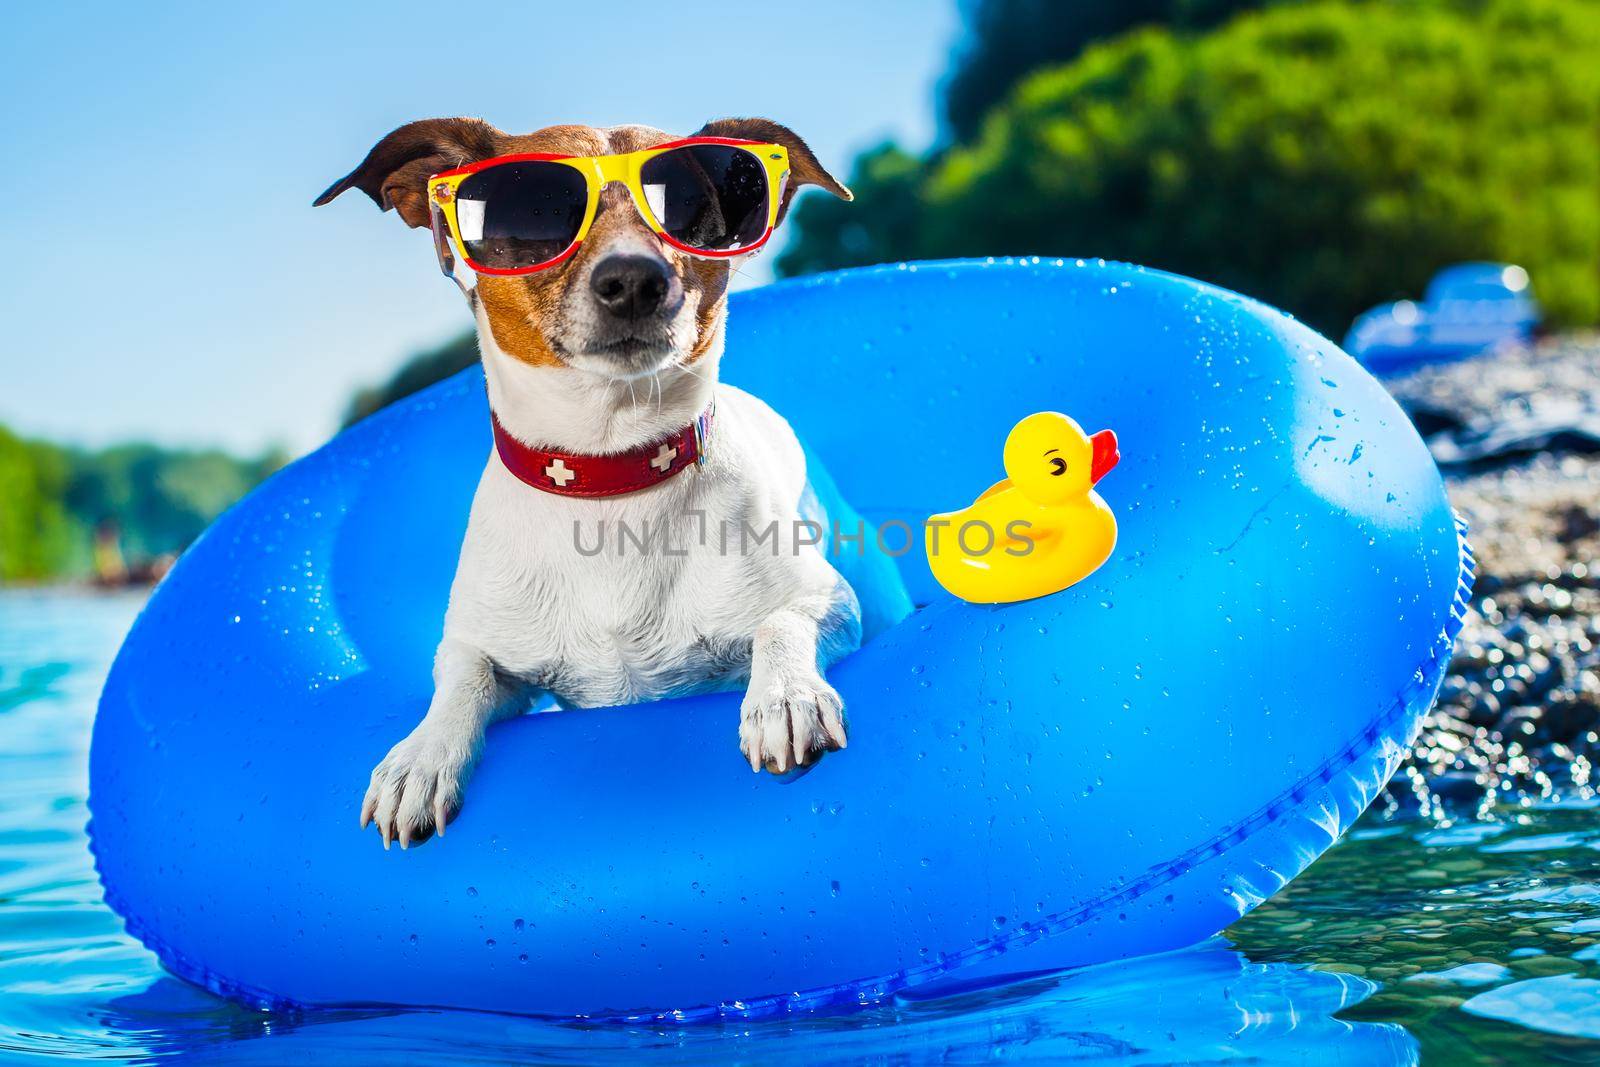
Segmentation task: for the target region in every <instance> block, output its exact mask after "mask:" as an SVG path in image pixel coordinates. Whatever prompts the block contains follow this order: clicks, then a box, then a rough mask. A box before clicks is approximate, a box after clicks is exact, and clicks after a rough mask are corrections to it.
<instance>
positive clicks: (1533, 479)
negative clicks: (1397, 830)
mask: <svg viewBox="0 0 1600 1067" xmlns="http://www.w3.org/2000/svg"><path fill="white" fill-rule="evenodd" d="M1386 384H1387V385H1388V386H1389V388H1390V391H1391V392H1392V393H1393V394H1394V396H1395V398H1396V399H1397V400H1399V401H1400V403H1401V405H1402V406H1403V407H1404V408H1405V409H1406V411H1407V413H1408V414H1410V415H1411V417H1412V419H1413V421H1414V422H1415V423H1416V424H1417V427H1418V429H1419V430H1421V431H1422V432H1423V435H1424V437H1425V438H1427V440H1428V444H1429V448H1430V449H1431V450H1432V451H1433V453H1434V456H1435V458H1437V459H1438V460H1439V461H1440V465H1441V467H1442V469H1443V470H1444V472H1445V478H1446V482H1447V484H1448V486H1449V491H1450V497H1451V500H1452V502H1453V503H1454V505H1455V507H1456V509H1457V510H1458V511H1459V512H1460V513H1461V514H1462V515H1463V516H1464V517H1465V518H1466V519H1467V521H1468V522H1469V523H1470V524H1471V532H1470V534H1469V537H1470V539H1471V541H1472V545H1473V549H1474V551H1475V552H1476V555H1477V558H1478V581H1477V586H1476V589H1475V590H1474V597H1473V610H1472V612H1471V614H1470V615H1469V616H1468V618H1467V621H1466V626H1465V628H1464V629H1463V631H1462V633H1461V637H1460V639H1459V640H1458V642H1457V645H1456V655H1455V659H1454V661H1453V662H1452V663H1451V666H1450V671H1449V675H1448V677H1447V678H1446V680H1445V683H1444V689H1443V692H1442V693H1441V695H1440V699H1439V704H1438V706H1437V707H1436V708H1435V710H1434V712H1433V714H1432V715H1430V717H1429V719H1428V721H1427V724H1426V726H1425V728H1424V730H1423V733H1422V737H1421V738H1420V740H1419V741H1418V743H1417V746H1416V748H1415V749H1414V750H1413V751H1412V753H1411V756H1410V758H1409V759H1408V760H1407V761H1406V764H1405V766H1404V767H1403V768H1402V770H1401V773H1400V774H1399V775H1397V776H1396V777H1395V779H1394V781H1393V782H1392V783H1391V784H1390V786H1389V791H1388V801H1389V803H1390V804H1391V805H1395V806H1398V807H1401V808H1412V809H1414V808H1416V807H1419V806H1420V807H1422V808H1423V809H1424V810H1426V811H1428V812H1430V813H1433V814H1469V813H1476V814H1487V813H1488V811H1489V810H1490V809H1492V808H1495V807H1497V806H1504V805H1508V804H1511V805H1515V804H1523V803H1529V802H1534V801H1537V800H1539V799H1547V798H1551V797H1554V796H1560V797H1563V798H1578V799H1585V800H1587V799H1593V798H1594V797H1595V795H1596V786H1597V784H1600V783H1597V782H1596V781H1595V780H1594V771H1593V764H1594V762H1595V761H1596V760H1597V759H1600V336H1595V335H1580V336H1566V337H1560V338H1553V339H1549V340H1546V341H1543V342H1540V343H1539V344H1537V345H1534V346H1531V347H1527V348H1516V349H1510V350H1503V351H1500V352H1497V353H1494V354H1491V355H1488V356H1482V357H1478V358H1476V359H1472V360H1468V361H1464V362H1460V363H1454V364H1448V365H1444V366H1438V367H1431V368H1426V369H1423V370H1420V371H1416V372H1413V373H1411V374H1409V375H1406V376H1404V377H1400V378H1395V379H1391V380H1389V381H1388V382H1387V383H1386Z"/></svg>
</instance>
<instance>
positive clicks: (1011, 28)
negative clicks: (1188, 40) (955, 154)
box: [852, 0, 1267, 188]
mask: <svg viewBox="0 0 1600 1067" xmlns="http://www.w3.org/2000/svg"><path fill="white" fill-rule="evenodd" d="M1266 2H1267V0H1072V2H1070V3H1062V2H1061V0H981V2H979V3H970V4H966V5H964V8H963V14H964V18H963V21H964V22H965V24H966V35H965V42H964V43H963V45H962V46H961V49H960V51H959V52H958V53H957V56H956V61H955V64H954V67H953V69H952V70H951V72H950V73H949V75H947V76H946V79H945V84H944V113H945V124H946V127H947V128H948V131H949V133H950V134H951V138H952V139H953V140H955V141H958V142H965V141H970V140H972V139H973V138H975V137H976V136H977V135H978V132H979V130H980V129H981V127H982V125H983V119H984V116H985V115H987V114H988V113H989V111H990V110H991V109H992V108H994V107H995V106H996V105H997V104H999V103H1000V102H1001V101H1002V100H1004V99H1005V98H1006V97H1007V96H1009V95H1010V94H1011V90H1012V89H1014V88H1016V85H1017V83H1018V82H1020V81H1021V80H1022V79H1023V78H1025V77H1027V75H1028V74H1029V73H1030V72H1031V71H1035V70H1038V69H1039V68H1040V67H1047V66H1054V65H1056V64H1060V63H1065V62H1067V61H1068V60H1071V59H1076V58H1077V57H1078V55H1079V53H1081V52H1082V51H1083V50H1084V49H1085V48H1087V47H1088V46H1089V45H1091V44H1094V43H1095V42H1096V41H1102V40H1105V39H1107V38H1110V37H1115V36H1117V35H1119V34H1122V33H1126V32H1127V31H1128V30H1132V29H1136V28H1138V27H1141V26H1171V27H1173V28H1175V29H1181V30H1202V29H1206V28H1208V27H1211V26H1215V25H1217V24H1219V23H1221V22H1224V21H1226V20H1227V19H1228V18H1229V17H1230V16H1232V15H1234V14H1236V13H1238V12H1240V11H1245V10H1249V9H1251V8H1257V7H1261V6H1263V4H1264V3H1266ZM852 188H853V187H852Z"/></svg>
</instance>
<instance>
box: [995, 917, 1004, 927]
mask: <svg viewBox="0 0 1600 1067" xmlns="http://www.w3.org/2000/svg"><path fill="white" fill-rule="evenodd" d="M1005 925H1006V917H1005V916H1004V915H996V916H995V917H994V928H995V929H996V930H1000V929H1003V928H1004V927H1005Z"/></svg>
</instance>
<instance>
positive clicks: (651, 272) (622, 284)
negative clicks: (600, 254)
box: [589, 255, 672, 319]
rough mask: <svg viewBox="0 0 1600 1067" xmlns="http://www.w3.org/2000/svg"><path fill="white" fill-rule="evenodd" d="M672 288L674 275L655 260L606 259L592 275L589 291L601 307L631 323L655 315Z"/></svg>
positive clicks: (643, 258) (627, 256) (630, 256)
mask: <svg viewBox="0 0 1600 1067" xmlns="http://www.w3.org/2000/svg"><path fill="white" fill-rule="evenodd" d="M671 287H672V274H671V272H670V271H669V270H668V269H667V265H666V263H665V262H663V261H662V260H660V259H657V258H656V257H654V256H638V255H614V256H607V257H606V258H605V259H602V260H601V261H600V262H599V263H597V264H595V268H594V271H593V273H591V274H590V275H589V289H590V290H591V291H592V292H593V293H594V298H595V300H597V301H599V303H600V306H601V307H603V308H605V309H606V310H607V311H609V312H611V313H612V314H613V315H617V316H621V317H623V318H629V319H639V318H643V317H644V316H646V315H649V314H652V313H654V312H655V311H656V310H657V309H659V308H660V307H661V305H662V304H663V303H665V302H666V299H667V291H668V290H669V289H670V288H671Z"/></svg>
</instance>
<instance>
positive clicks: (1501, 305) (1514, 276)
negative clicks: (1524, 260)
mask: <svg viewBox="0 0 1600 1067" xmlns="http://www.w3.org/2000/svg"><path fill="white" fill-rule="evenodd" d="M1540 318H1541V313H1540V310H1539V304H1538V302H1537V301H1535V300H1534V298H1533V291H1532V290H1531V289H1530V287H1529V285H1528V272H1527V271H1525V270H1523V269H1522V268H1521V267H1518V266H1515V265H1513V264H1509V263H1458V264H1456V265H1455V266H1453V267H1446V268H1445V269H1444V270H1442V271H1440V272H1439V273H1438V274H1435V275H1434V276H1433V281H1431V282H1429V283H1428V292H1427V295H1426V296H1424V297H1423V298H1422V302H1421V303H1420V304H1419V303H1416V302H1415V301H1412V300H1396V301H1395V302H1393V303H1390V304H1379V305H1378V306H1377V307H1375V308H1373V309H1372V310H1371V311H1364V312H1362V313H1361V314H1360V315H1359V316H1357V318H1356V321H1355V322H1354V323H1353V324H1352V325H1351V327H1350V332H1349V333H1347V334H1345V338H1344V346H1343V347H1344V350H1345V351H1346V352H1348V353H1350V354H1351V355H1352V356H1355V357H1356V358H1357V359H1359V360H1360V361H1361V362H1362V363H1363V364H1365V365H1366V367H1367V369H1368V370H1370V371H1372V372H1373V373H1375V374H1392V373H1396V372H1398V371H1401V370H1406V369H1408V368H1410V367H1415V366H1421V365H1423V364H1426V363H1437V362H1441V361H1443V360H1450V359H1460V358H1462V357H1463V356H1472V355H1477V354H1478V353H1479V352H1482V351H1484V350H1486V349H1493V348H1497V347H1499V346H1501V345H1507V344H1515V343H1518V342H1522V343H1527V342H1528V341H1531V340H1533V335H1534V331H1535V330H1537V329H1538V327H1539V320H1540Z"/></svg>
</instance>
